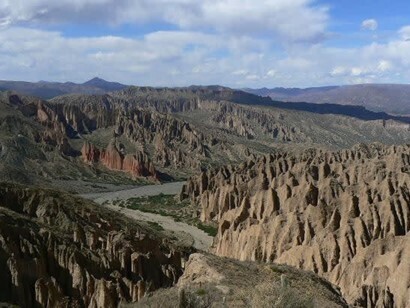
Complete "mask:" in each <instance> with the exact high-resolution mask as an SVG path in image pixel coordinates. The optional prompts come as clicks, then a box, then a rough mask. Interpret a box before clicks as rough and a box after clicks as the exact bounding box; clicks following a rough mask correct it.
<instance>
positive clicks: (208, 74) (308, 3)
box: [0, 0, 410, 88]
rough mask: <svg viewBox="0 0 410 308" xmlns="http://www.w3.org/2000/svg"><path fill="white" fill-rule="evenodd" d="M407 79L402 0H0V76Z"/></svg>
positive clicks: (285, 81) (409, 23) (223, 81)
mask: <svg viewBox="0 0 410 308" xmlns="http://www.w3.org/2000/svg"><path fill="white" fill-rule="evenodd" d="M95 76H98V77H101V78H104V79H106V80H110V81H118V82H122V83H125V84H133V85H150V86H188V85H192V84H196V85H210V84H220V85H224V86H229V87H235V88H242V87H252V88H257V87H269V88H271V87H311V86H325V85H344V84H360V83H410V1H408V0H394V1H392V0H389V1H387V0H59V1H55V0H12V1H11V0H0V79H2V80H24V81H39V80H47V81H60V82H65V81H73V82H84V81H86V80H88V79H91V78H93V77H95Z"/></svg>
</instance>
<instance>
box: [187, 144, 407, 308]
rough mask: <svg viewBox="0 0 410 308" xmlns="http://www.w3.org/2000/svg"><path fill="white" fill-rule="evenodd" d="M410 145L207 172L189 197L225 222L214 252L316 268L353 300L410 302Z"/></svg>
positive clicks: (192, 184) (278, 158) (205, 215)
mask: <svg viewBox="0 0 410 308" xmlns="http://www.w3.org/2000/svg"><path fill="white" fill-rule="evenodd" d="M409 181H410V146H391V147H387V146H382V145H377V144H374V145H370V146H365V145H361V146H357V147H355V148H353V149H351V150H342V151H337V152H328V151H322V150H309V151H305V152H304V153H302V154H300V155H297V154H290V153H277V154H274V155H269V156H266V157H263V158H261V159H259V160H253V161H252V160H251V161H247V162H245V163H242V164H241V165H239V166H237V167H233V166H228V167H223V168H220V169H217V170H215V171H208V172H203V173H202V174H201V175H199V176H197V177H194V178H192V179H191V180H190V181H189V182H188V184H187V185H186V186H185V187H184V189H183V191H182V193H181V197H182V198H191V200H193V202H195V203H196V204H197V205H198V206H199V207H200V209H201V219H202V220H204V221H210V220H214V221H218V222H219V229H218V235H217V237H216V239H215V243H214V245H215V253H216V254H217V255H220V256H228V257H234V258H237V259H240V260H260V261H265V262H273V261H274V262H278V263H286V264H289V265H293V266H296V267H299V268H302V269H305V270H310V271H313V272H315V273H317V274H319V275H320V276H322V277H324V278H326V279H328V280H329V281H331V282H332V283H334V284H336V285H338V286H339V287H340V288H341V290H342V293H343V295H344V297H345V298H346V299H347V300H348V301H349V303H351V304H355V305H358V306H362V307H393V306H394V307H406V305H407V304H408V303H409V302H410V289H409V285H410V275H409V274H408V273H410V270H409V269H410V264H409V260H410V258H409V257H410V242H409V240H410V237H409V231H410V190H409Z"/></svg>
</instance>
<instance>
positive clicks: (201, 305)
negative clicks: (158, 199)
mask: <svg viewBox="0 0 410 308" xmlns="http://www.w3.org/2000/svg"><path fill="white" fill-rule="evenodd" d="M130 306H133V305H130ZM135 306H136V307H151V308H174V307H195V308H205V307H258V308H270V307H326V308H333V307H335V308H336V307H347V304H346V302H345V300H344V299H343V298H342V297H341V295H340V292H339V290H337V288H336V287H334V286H332V285H331V284H330V283H329V282H327V281H326V280H324V279H321V278H319V277H318V276H317V275H315V274H313V273H308V272H304V271H301V270H297V269H295V268H292V267H289V266H284V265H276V264H271V265H266V264H260V263H256V262H239V261H236V260H232V259H228V258H221V257H216V256H212V255H208V254H206V255H204V254H197V253H195V254H192V255H191V256H190V258H189V261H188V262H187V264H186V270H185V272H184V274H183V275H182V277H181V278H180V280H179V282H178V284H177V286H175V287H173V288H170V289H168V290H159V291H157V292H155V293H154V294H153V295H152V296H150V297H147V298H144V299H143V300H142V301H140V302H138V303H137V304H136V305H135Z"/></svg>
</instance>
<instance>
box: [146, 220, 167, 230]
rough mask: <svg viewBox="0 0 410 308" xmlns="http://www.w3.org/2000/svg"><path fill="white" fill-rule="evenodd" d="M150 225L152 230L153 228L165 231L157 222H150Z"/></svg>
mask: <svg viewBox="0 0 410 308" xmlns="http://www.w3.org/2000/svg"><path fill="white" fill-rule="evenodd" d="M148 224H149V226H150V227H151V228H153V229H154V230H156V231H164V228H163V227H162V226H161V225H160V224H159V223H157V222H155V221H148Z"/></svg>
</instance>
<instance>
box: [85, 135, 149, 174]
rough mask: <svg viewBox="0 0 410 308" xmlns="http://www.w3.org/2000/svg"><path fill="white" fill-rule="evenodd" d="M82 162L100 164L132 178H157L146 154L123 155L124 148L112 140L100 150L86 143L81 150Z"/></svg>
mask: <svg viewBox="0 0 410 308" xmlns="http://www.w3.org/2000/svg"><path fill="white" fill-rule="evenodd" d="M81 154H82V158H83V160H84V162H86V163H90V164H94V163H101V164H102V165H104V166H105V167H107V168H108V169H110V170H116V171H124V172H127V173H129V174H131V175H132V176H133V177H134V178H137V177H151V178H157V171H156V170H155V167H154V165H153V164H152V163H151V161H150V159H149V158H148V156H147V154H145V153H143V152H137V153H136V154H125V149H124V146H123V145H122V144H120V143H117V142H116V140H113V141H111V142H110V143H109V145H108V147H107V148H106V149H103V150H100V149H99V148H98V147H96V146H95V145H93V144H91V143H90V142H88V141H86V142H85V143H84V145H83V147H82V149H81Z"/></svg>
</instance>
